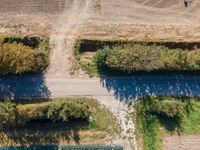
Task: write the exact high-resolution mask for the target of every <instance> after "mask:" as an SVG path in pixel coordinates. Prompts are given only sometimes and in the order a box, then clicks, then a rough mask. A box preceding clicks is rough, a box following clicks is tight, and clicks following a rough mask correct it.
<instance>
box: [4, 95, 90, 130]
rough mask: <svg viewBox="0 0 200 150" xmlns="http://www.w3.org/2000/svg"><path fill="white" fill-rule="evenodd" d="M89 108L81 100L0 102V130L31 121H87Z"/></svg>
mask: <svg viewBox="0 0 200 150" xmlns="http://www.w3.org/2000/svg"><path fill="white" fill-rule="evenodd" d="M90 114H91V108H90V106H89V104H88V103H87V102H84V101H83V100H81V99H80V100H78V99H77V100H74V101H71V100H61V101H50V102H44V103H38V104H23V105H22V104H18V105H16V104H14V103H11V102H5V103H4V102H0V122H1V126H0V127H1V128H2V127H5V126H7V125H19V126H20V125H24V124H26V123H28V122H30V121H33V120H51V121H62V122H67V121H69V119H87V118H89V116H90Z"/></svg>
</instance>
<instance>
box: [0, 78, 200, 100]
mask: <svg viewBox="0 0 200 150" xmlns="http://www.w3.org/2000/svg"><path fill="white" fill-rule="evenodd" d="M146 95H157V96H158V95H160V96H167V95H170V96H200V76H195V75H176V74H174V75H156V76H155V75H149V76H132V77H112V78H100V79H47V80H45V79H44V77H43V75H42V74H37V75H28V74H27V75H21V76H10V77H0V98H1V99H2V98H12V99H14V98H15V99H20V98H21V99H27V98H28V99H33V98H43V97H45V98H47V97H66V96H91V97H94V96H95V97H98V96H115V98H116V99H119V100H121V101H124V100H129V101H132V102H133V101H135V100H137V98H138V97H141V96H146Z"/></svg>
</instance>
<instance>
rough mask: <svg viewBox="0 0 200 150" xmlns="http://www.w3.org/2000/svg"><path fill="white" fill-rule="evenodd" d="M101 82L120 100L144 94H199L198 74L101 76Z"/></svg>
mask: <svg viewBox="0 0 200 150" xmlns="http://www.w3.org/2000/svg"><path fill="white" fill-rule="evenodd" d="M100 82H101V84H102V86H103V87H105V88H106V89H107V90H108V91H109V92H110V93H112V94H114V95H115V97H116V98H117V99H118V100H120V101H127V102H131V103H134V102H135V101H136V100H137V99H138V97H144V96H152V95H153V96H194V97H199V96H200V76H195V75H176V74H174V75H166V76H165V75H154V76H153V75H148V76H145V75H144V76H138V75H137V76H132V77H124V78H121V77H118V78H117V77H113V78H112V77H103V78H101V81H100Z"/></svg>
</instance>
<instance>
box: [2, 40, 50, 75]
mask: <svg viewBox="0 0 200 150" xmlns="http://www.w3.org/2000/svg"><path fill="white" fill-rule="evenodd" d="M48 57H49V43H48V39H47V38H46V37H42V38H36V37H5V36H1V37H0V75H7V74H22V73H26V72H40V71H43V70H44V69H45V68H46V67H47V66H48V64H49V59H48Z"/></svg>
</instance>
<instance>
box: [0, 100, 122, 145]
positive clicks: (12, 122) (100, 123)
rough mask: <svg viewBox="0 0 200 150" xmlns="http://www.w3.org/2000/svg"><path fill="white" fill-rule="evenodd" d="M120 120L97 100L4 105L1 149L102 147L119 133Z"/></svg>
mask: <svg viewBox="0 0 200 150" xmlns="http://www.w3.org/2000/svg"><path fill="white" fill-rule="evenodd" d="M116 120H117V119H116V118H115V117H113V116H112V114H111V113H110V112H109V111H108V110H107V109H105V108H104V107H103V106H102V105H100V104H99V103H98V102H97V101H96V100H93V99H86V98H64V99H54V100H48V101H45V102H35V103H29V102H27V103H24V102H23V103H13V102H10V101H5V102H0V122H1V124H0V146H11V145H14V146H15V145H30V144H33V143H34V144H102V143H104V142H105V141H110V140H112V138H114V137H115V135H117V134H118V133H119V131H120V128H119V125H118V122H117V121H116Z"/></svg>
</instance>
